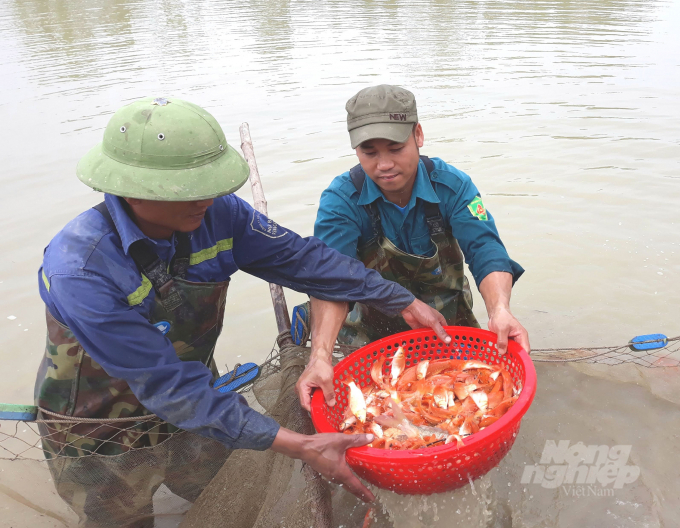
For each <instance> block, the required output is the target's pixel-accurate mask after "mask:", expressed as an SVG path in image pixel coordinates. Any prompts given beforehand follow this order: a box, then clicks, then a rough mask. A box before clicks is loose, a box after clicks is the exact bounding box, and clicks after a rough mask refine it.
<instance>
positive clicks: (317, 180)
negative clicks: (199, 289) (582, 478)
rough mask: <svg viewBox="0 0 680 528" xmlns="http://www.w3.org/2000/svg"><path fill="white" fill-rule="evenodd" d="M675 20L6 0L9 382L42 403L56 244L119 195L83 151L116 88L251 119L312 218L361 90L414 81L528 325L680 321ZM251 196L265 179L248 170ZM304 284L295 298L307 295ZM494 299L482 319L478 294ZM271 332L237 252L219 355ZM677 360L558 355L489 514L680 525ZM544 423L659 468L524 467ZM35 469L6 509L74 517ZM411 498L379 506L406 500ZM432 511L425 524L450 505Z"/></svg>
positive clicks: (614, 332) (500, 5) (263, 293)
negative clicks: (575, 364) (574, 479)
mask: <svg viewBox="0 0 680 528" xmlns="http://www.w3.org/2000/svg"><path fill="white" fill-rule="evenodd" d="M678 22H680V2H679V1H677V0H675V1H662V0H579V1H576V0H573V1H569V0H542V1H540V0H533V1H528V0H527V1H519V0H518V1H513V0H486V1H471V0H458V1H453V0H408V1H407V0H389V1H379V0H343V1H338V0H323V1H319V0H315V1H314V0H241V1H239V2H235V1H231V0H212V1H210V0H152V1H148V0H144V1H142V0H138V1H133V0H118V1H115V0H90V1H88V2H68V1H66V0H5V1H3V2H2V3H0V116H1V117H2V122H3V123H4V126H2V127H0V145H2V147H1V148H0V160H1V162H2V168H3V170H2V172H0V183H1V184H2V194H0V201H1V202H0V203H1V204H2V207H0V248H2V252H3V259H2V260H0V332H1V333H2V338H1V339H0V344H1V345H2V353H1V354H2V360H3V362H2V365H3V369H4V379H3V381H2V383H1V384H0V387H1V390H0V401H4V402H11V403H29V402H31V401H32V388H33V382H34V378H35V370H36V368H37V366H38V363H39V361H40V357H41V355H42V353H43V347H44V307H43V305H42V302H41V300H40V297H39V295H38V293H37V280H38V278H37V273H36V272H37V270H38V267H39V265H40V261H41V256H42V250H43V248H44V247H45V246H46V245H47V243H48V242H49V241H50V239H51V238H52V237H53V236H54V235H55V234H56V233H57V232H58V231H59V229H61V227H62V226H63V225H64V224H65V223H66V222H67V221H68V220H70V219H71V218H73V217H74V216H76V215H77V214H79V213H80V212H81V211H83V210H85V209H86V208H88V207H91V206H92V205H94V204H96V203H97V202H98V201H100V199H101V197H100V195H98V194H97V193H95V192H93V191H91V190H90V189H89V188H87V187H85V186H84V185H82V184H81V183H80V182H79V181H78V180H77V179H76V177H75V166H76V163H77V161H78V159H79V158H80V156H82V155H83V154H84V153H85V152H86V151H87V150H88V149H89V148H90V147H91V146H93V145H94V144H95V143H97V142H99V141H100V139H101V136H102V132H103V128H104V127H105V125H106V123H107V121H108V119H109V117H110V116H111V114H112V113H113V112H114V111H115V110H116V109H117V108H118V107H119V106H121V105H122V104H124V103H126V102H129V101H132V100H134V99H136V98H140V97H143V96H147V95H155V96H168V97H172V96H176V97H181V98H184V99H188V100H190V101H192V102H195V103H197V104H199V105H201V106H203V107H205V108H206V109H207V110H209V111H210V112H211V113H212V114H213V115H214V116H215V117H216V118H217V119H218V121H219V122H220V123H221V124H222V127H223V129H224V131H225V133H226V135H227V139H228V141H229V142H230V143H231V144H232V145H233V146H235V147H238V145H239V143H240V140H239V136H238V126H239V125H240V124H241V123H242V122H245V121H247V122H248V123H249V124H250V128H251V133H252V137H253V141H254V145H255V152H256V155H257V160H258V165H259V168H260V172H261V175H262V178H263V186H264V189H265V192H266V195H267V199H268V202H269V212H270V216H272V217H273V218H274V219H275V220H277V221H278V222H279V223H281V224H283V225H284V226H286V227H288V228H291V229H293V230H296V231H298V232H299V233H300V234H302V235H310V234H312V231H313V221H314V218H315V214H316V207H317V205H318V201H319V195H320V194H321V192H322V191H323V189H325V187H326V186H327V185H328V184H329V183H330V181H331V179H332V178H333V177H334V176H336V175H338V174H340V173H341V172H344V171H345V170H347V169H348V168H349V167H351V166H352V165H354V164H355V163H356V158H355V156H354V153H353V151H352V150H351V149H350V146H349V139H348V136H347V132H346V128H345V121H344V120H345V112H344V104H345V102H346V100H347V99H348V98H349V97H350V96H351V95H353V94H354V93H355V92H357V91H358V90H359V89H361V88H363V87H365V86H368V85H372V84H379V83H390V84H399V85H402V86H404V87H407V88H409V89H410V90H411V91H413V92H414V93H415V95H416V98H417V101H418V109H419V115H420V119H421V122H422V124H423V128H424V132H425V147H424V148H423V149H422V153H423V154H427V155H429V156H438V157H441V158H443V159H444V160H446V161H448V162H449V163H452V164H453V165H455V166H456V167H458V168H460V169H462V170H464V171H465V172H467V173H468V174H470V175H471V177H472V178H473V181H474V182H475V183H476V185H477V186H478V188H479V189H480V191H481V192H482V195H483V197H484V201H485V204H486V205H487V206H488V207H489V209H490V210H491V211H492V213H493V214H494V216H495V217H496V219H497V223H498V226H499V230H500V233H501V236H502V238H503V240H504V242H505V244H506V246H507V247H508V249H509V252H510V255H511V256H512V257H513V258H514V259H515V260H517V261H518V262H520V263H521V264H522V265H523V266H524V267H525V268H526V270H527V272H526V274H525V275H524V277H522V279H521V280H520V281H519V282H518V283H517V285H516V286H515V289H514V292H513V302H512V308H513V311H514V313H515V314H516V315H517V317H518V318H519V319H520V321H522V322H523V323H524V325H525V326H526V327H527V329H528V330H529V333H530V337H531V342H532V345H533V347H535V348H544V347H559V346H594V345H609V344H624V343H626V342H627V341H628V340H629V339H630V338H631V337H633V336H634V335H637V334H645V333H654V332H663V333H666V334H667V335H669V336H670V335H677V334H680V323H678V318H677V313H678V306H679V305H680V235H679V234H678V226H679V225H680V216H678V203H680V170H679V169H680V119H678V117H679V116H680V99H679V98H678V96H677V94H678V93H679V90H680V63H679V60H680V59H679V58H678V57H680V54H679V52H680V40H679V39H678V38H677V25H678ZM674 35H675V36H674ZM238 194H239V195H240V196H241V197H243V198H245V199H246V200H251V197H250V190H249V188H248V187H247V186H246V187H244V188H243V189H241V190H240V191H239V192H238ZM475 294H476V292H475ZM287 296H288V302H289V306H291V307H292V306H293V305H294V304H296V303H297V302H300V301H301V300H303V299H304V296H302V295H300V294H298V293H295V292H287ZM475 302H476V309H475V311H476V313H477V316H478V318H479V319H480V321H481V322H484V321H486V316H485V314H484V309H483V303H482V302H481V298H480V297H479V295H478V294H476V298H475ZM275 335H276V326H275V322H274V318H273V314H272V310H271V301H270V298H269V290H268V287H267V285H266V284H265V283H263V282H261V281H259V280H257V279H254V278H252V277H250V276H247V275H245V274H243V273H237V274H236V276H235V277H234V280H233V282H232V287H231V288H230V296H229V299H228V306H227V315H226V321H225V330H224V332H223V336H222V337H221V339H220V342H219V343H218V350H217V354H216V358H217V360H218V365H219V366H220V368H221V369H222V370H225V364H228V365H230V366H232V365H233V364H234V363H236V362H244V361H245V360H252V361H261V360H262V359H264V357H265V356H266V355H267V353H268V352H269V350H270V349H271V346H272V344H273V342H274V337H275ZM593 374H596V376H594V375H593ZM679 379H680V378H679V377H678V373H677V369H663V371H660V370H657V371H654V372H652V371H649V370H644V369H634V368H633V367H618V368H609V369H608V370H602V369H599V370H598V371H595V370H594V369H588V368H585V367H584V368H581V369H580V370H579V371H577V370H576V369H574V368H572V367H568V366H555V365H548V366H542V367H541V368H539V393H538V395H537V398H536V403H535V404H534V407H532V410H531V411H530V413H529V415H528V416H527V418H526V420H525V422H526V423H525V425H524V427H523V429H522V432H521V434H520V436H519V438H518V440H517V442H516V445H515V448H514V449H513V451H512V452H511V454H510V455H509V456H508V459H507V460H506V461H505V462H504V463H503V465H502V466H501V468H500V469H499V470H498V471H497V472H495V473H494V474H493V475H492V476H490V477H489V479H490V480H489V482H491V484H489V486H490V488H489V489H493V490H495V492H494V493H495V494H494V497H493V500H491V499H490V500H491V502H490V504H491V506H489V508H490V509H491V510H493V512H494V515H493V519H491V517H489V515H486V517H485V519H486V520H488V522H489V523H491V522H493V523H496V525H497V526H503V527H505V526H510V524H509V523H510V522H511V523H512V526H513V527H514V526H521V527H533V526H560V527H561V526H573V525H574V524H575V523H576V522H579V523H581V524H583V525H585V526H591V525H595V524H600V525H606V526H663V525H665V526H670V525H672V524H673V523H674V521H672V520H671V519H674V517H673V516H672V513H673V512H676V511H678V508H680V504H679V503H678V502H677V501H678V498H677V497H679V496H680V488H679V486H680V484H679V483H678V479H677V474H672V473H670V472H669V467H670V465H671V463H672V462H677V460H678V455H679V451H678V437H679V435H680V420H678V418H679V417H680V416H679V413H678V404H680V397H679V396H677V394H678V391H677V390H676V389H677V388H678V385H679V383H678V380H679ZM636 385H637V386H636ZM673 402H674V403H673ZM654 430H656V431H660V432H661V434H663V438H664V439H661V438H659V437H658V436H652V431H654ZM666 438H671V439H672V438H674V439H675V440H674V441H673V442H671V441H668V440H666ZM546 440H555V441H559V440H569V441H571V442H572V443H575V442H579V441H580V442H583V443H584V444H586V445H595V444H598V445H600V444H602V445H607V446H610V447H613V446H616V445H630V446H632V447H631V454H630V461H629V462H628V463H629V464H634V465H637V466H639V467H640V468H641V472H640V477H639V479H638V480H636V481H635V483H634V484H631V485H626V486H624V487H623V488H622V489H620V490H616V492H615V496H614V497H613V498H612V497H601V496H599V497H598V496H590V497H585V498H584V497H579V496H577V495H574V494H571V495H570V494H569V493H570V492H569V491H564V490H561V489H560V488H558V489H546V488H544V487H542V486H541V485H540V484H535V483H532V484H528V485H526V486H524V485H521V484H520V483H519V480H518V479H519V478H520V477H521V475H522V471H523V469H522V468H523V467H524V466H525V465H527V464H538V463H539V460H540V459H541V454H542V452H543V448H544V445H545V441H546ZM665 442H667V444H665ZM651 445H654V446H656V447H655V448H654V449H651V448H650V446H651ZM513 468H514V469H513ZM676 473H677V472H676ZM10 474H12V475H13V477H11V478H8V477H7V475H10ZM16 474H17V473H16V471H14V470H10V469H6V471H5V469H3V471H2V472H0V509H1V510H2V511H3V514H2V515H0V525H7V526H9V524H3V523H7V522H11V523H12V524H11V525H12V526H15V527H17V526H29V525H30V526H62V525H63V522H62V521H60V520H58V519H57V518H56V517H59V518H61V519H72V517H68V515H70V514H69V512H68V511H67V510H66V509H65V508H62V507H61V506H60V504H59V501H58V498H55V497H54V496H53V494H54V492H53V491H52V489H51V488H50V487H49V486H51V484H50V483H46V482H43V480H41V479H42V477H39V476H31V475H33V474H32V473H26V475H27V482H25V483H24V484H25V485H24V486H23V488H22V489H23V491H21V493H19V492H15V493H14V494H12V493H11V490H12V489H15V490H16V489H17V487H16ZM503 475H505V476H503ZM506 483H507V485H508V486H509V487H510V488H511V489H512V490H513V493H520V492H521V493H525V494H526V495H527V496H524V495H522V497H521V498H520V496H519V495H513V494H512V493H508V490H505V489H504V486H505V485H506ZM27 486H28V487H27ZM39 486H43V488H44V490H45V491H41V492H37V491H34V493H33V495H34V496H33V497H32V498H31V497H29V498H30V501H28V502H29V504H34V505H39V506H37V507H38V508H41V509H42V511H47V512H48V513H49V512H52V515H46V514H44V513H43V514H39V513H36V512H39V510H36V509H35V508H33V507H31V506H30V505H27V504H26V501H24V502H22V501H21V500H17V493H19V495H20V497H24V498H26V497H27V496H28V495H30V494H31V491H30V490H31V489H33V490H37V489H43V488H39ZM524 488H526V492H524V491H521V490H522V489H524ZM7 489H9V490H10V492H7V493H6V490H7ZM3 490H5V491H3ZM468 491H469V492H470V493H471V490H468ZM48 495H49V497H51V498H50V499H49V501H48V502H49V504H48V503H45V504H42V503H41V497H43V498H45V497H47V496H48ZM530 495H532V496H533V497H534V498H533V499H529V498H528V496H530ZM46 500H47V499H46ZM399 500H400V499H394V498H393V497H392V498H390V497H387V496H385V498H384V504H385V505H386V508H387V509H388V510H389V509H390V508H391V509H392V510H394V509H395V508H396V506H395V504H402V503H400V502H399ZM442 500H444V499H442ZM450 500H451V501H455V500H458V499H457V498H455V497H451V498H450ZM460 500H462V499H460ZM494 501H495V502H494ZM504 501H505V502H504ZM343 504H344V503H343ZM419 504H420V503H419ZM504 504H505V506H504ZM411 506H413V505H411ZM420 506H422V505H420ZM420 506H418V508H419V507H420ZM404 507H406V506H404ZM413 507H414V508H416V507H415V506H413ZM348 508H349V507H348ZM418 508H416V509H418ZM348 511H349V509H348V510H347V512H348ZM432 511H433V510H432V509H431V508H430V509H428V510H427V511H426V512H425V513H421V514H420V516H421V517H423V515H425V516H424V517H423V519H425V520H424V521H419V522H424V523H425V524H424V525H434V523H435V521H434V520H432V519H430V518H429V517H427V515H429V514H430V513H432ZM438 511H439V514H438V515H439V517H442V518H443V519H446V520H447V521H450V522H451V523H453V522H454V521H453V520H451V519H452V517H447V516H442V515H441V514H442V511H446V510H442V509H441V508H440V509H439V510H438ZM5 512H6V515H5ZM579 512H580V513H579ZM586 513H587V515H588V517H579V515H586ZM381 515H382V514H381ZM55 516H56V517H55ZM340 517H341V515H340ZM340 517H339V518H340ZM417 517H418V516H417V515H416V517H415V519H416V520H417ZM8 519H9V520H8ZM386 519H387V513H386V514H385V517H384V518H381V520H380V522H384V523H389V522H392V521H387V520H386ZM427 519H430V520H429V521H428V520H427ZM510 519H511V520H510ZM29 520H30V521H29ZM397 520H398V521H399V520H401V521H404V522H406V517H402V518H401V519H397ZM486 520H485V521H484V522H486ZM66 522H71V521H68V520H67V521H66ZM376 522H378V521H376ZM409 522H410V521H409ZM439 522H441V521H439ZM468 522H470V521H468ZM474 522H482V521H479V520H476V521H474ZM40 523H43V524H40ZM50 523H52V524H50ZM428 523H429V524H428ZM664 523H665V524H664ZM385 525H386V526H388V525H389V524H385ZM394 525H395V526H398V522H397V523H396V524H394ZM411 525H413V526H417V525H416V524H408V526H411ZM450 525H454V524H447V526H450ZM442 526H443V525H442Z"/></svg>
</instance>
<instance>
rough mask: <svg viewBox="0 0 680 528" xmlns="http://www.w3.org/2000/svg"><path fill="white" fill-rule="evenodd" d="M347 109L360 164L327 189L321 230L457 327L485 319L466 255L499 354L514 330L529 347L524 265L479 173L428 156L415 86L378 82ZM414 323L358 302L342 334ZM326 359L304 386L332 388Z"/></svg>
mask: <svg viewBox="0 0 680 528" xmlns="http://www.w3.org/2000/svg"><path fill="white" fill-rule="evenodd" d="M345 108H346V110H347V129H348V130H349V137H350V143H351V145H352V148H353V149H355V151H356V154H357V157H358V158H359V162H360V164H359V165H356V166H355V167H354V168H352V169H351V170H349V171H348V172H345V173H344V174H341V175H340V176H338V177H336V178H335V179H334V180H333V182H332V183H331V185H330V186H329V187H328V188H327V189H326V190H325V191H324V192H323V194H322V195H321V202H320V204H319V211H318V214H317V218H316V224H315V226H314V235H315V236H316V237H318V238H320V239H321V240H323V241H324V242H325V243H326V244H327V245H328V246H330V247H332V248H334V249H336V250H338V251H340V252H341V253H344V254H345V255H349V256H351V257H353V258H356V259H359V260H361V261H362V262H363V263H364V264H365V265H366V267H368V268H372V269H375V270H377V271H379V272H380V274H381V275H382V276H383V277H384V278H386V279H389V280H392V281H395V282H397V283H399V284H401V285H402V286H404V287H406V288H407V289H408V290H410V291H411V292H412V293H413V294H414V295H415V296H416V297H417V298H418V299H420V300H422V301H424V302H426V303H428V304H429V305H430V306H433V307H435V308H436V309H437V310H439V311H440V312H441V313H442V315H444V317H445V318H446V320H447V323H448V324H449V325H459V326H460V325H462V326H472V327H479V323H478V322H477V320H476V318H475V316H474V314H473V312H472V295H471V293H470V287H469V284H468V280H467V278H466V277H465V274H464V262H467V264H468V266H469V267H470V272H471V273H472V276H473V277H474V279H475V281H476V283H477V286H478V288H479V291H480V293H481V294H482V297H483V298H484V302H485V304H486V309H487V312H488V314H489V330H491V331H493V332H495V333H497V334H498V343H497V345H498V348H499V350H500V352H501V353H505V351H506V350H507V340H508V338H511V339H513V340H515V341H517V342H518V343H519V344H520V345H521V346H522V348H524V349H525V350H527V351H529V350H530V349H529V338H528V335H527V331H526V330H525V329H524V327H523V326H522V325H521V324H520V323H519V322H518V321H517V319H516V318H515V317H514V316H513V315H512V313H511V312H510V294H511V290H512V286H513V284H514V282H515V281H516V280H517V279H518V278H519V277H520V276H521V275H522V273H523V272H524V270H523V269H522V267H521V266H520V265H519V264H517V263H516V262H515V261H513V260H512V259H510V257H509V256H508V252H507V251H506V249H505V246H504V245H503V243H502V242H501V239H500V237H499V235H498V231H497V230H496V224H495V221H494V219H493V217H492V216H491V213H489V211H488V210H487V209H486V208H485V207H484V204H483V202H482V198H481V196H480V193H479V191H478V190H477V188H476V187H475V185H474V184H473V183H472V181H471V179H470V177H469V176H468V175H467V174H465V173H464V172H462V171H460V170H458V169H456V168H455V167H453V166H451V165H449V164H447V163H445V162H444V161H442V160H441V159H439V158H428V157H426V156H420V152H419V149H420V148H421V147H422V146H423V143H424V134H423V128H422V126H421V125H420V123H419V122H418V112H417V110H416V101H415V97H414V96H413V94H412V93H411V92H409V91H408V90H405V89H403V88H400V87H398V86H390V85H380V86H372V87H370V88H365V89H363V90H361V91H360V92H359V93H357V94H356V95H355V96H354V97H352V98H351V99H350V100H349V101H348V102H347V105H346V107H345ZM408 329H409V327H408V326H407V325H406V324H405V323H404V321H403V320H400V319H398V318H393V317H387V316H385V315H383V314H381V313H379V312H378V311H377V310H375V309H374V308H371V307H368V306H366V305H365V304H361V303H356V304H355V306H354V308H353V309H352V311H351V312H350V313H349V315H348V317H347V319H346V321H345V324H344V326H343V328H342V329H341V331H340V334H339V336H338V340H339V341H340V342H341V343H345V344H352V345H363V344H365V343H367V342H371V341H375V340H377V339H380V338H382V337H385V336H387V335H390V334H393V333H396V332H402V331H405V330H408ZM319 363H320V362H319V361H318V358H317V361H315V363H314V366H313V368H309V369H308V371H307V372H305V374H304V375H303V378H302V379H301V381H300V383H299V384H298V385H299V387H298V390H301V391H302V392H304V391H305V390H308V389H307V387H308V386H319V387H322V388H323V385H324V384H325V383H326V381H325V378H326V377H328V376H327V374H328V372H327V371H329V369H330V367H329V365H330V359H329V361H328V365H321V366H320V365H319ZM310 367H312V365H310Z"/></svg>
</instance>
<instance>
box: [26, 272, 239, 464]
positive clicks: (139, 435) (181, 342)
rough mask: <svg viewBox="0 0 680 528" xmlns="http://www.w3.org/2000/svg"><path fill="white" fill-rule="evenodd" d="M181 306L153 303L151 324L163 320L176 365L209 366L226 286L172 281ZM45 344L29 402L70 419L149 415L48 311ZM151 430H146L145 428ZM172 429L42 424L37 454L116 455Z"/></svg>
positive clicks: (158, 439)
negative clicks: (178, 362)
mask: <svg viewBox="0 0 680 528" xmlns="http://www.w3.org/2000/svg"><path fill="white" fill-rule="evenodd" d="M173 281H174V282H175V286H176V287H177V288H179V289H180V291H181V292H182V295H183V296H184V298H185V301H184V303H183V304H182V305H181V306H179V307H178V308H176V309H175V310H173V311H171V312H169V311H166V310H165V309H164V308H163V306H162V304H161V303H160V302H158V299H156V302H155V303H154V306H153V308H152V310H151V317H150V323H152V324H155V323H159V322H166V323H168V324H169V326H170V330H169V331H168V333H167V334H166V336H167V337H168V338H169V339H170V340H171V341H172V343H173V346H174V347H175V350H176V352H177V355H178V356H179V357H180V359H182V360H183V361H200V362H202V363H203V364H205V365H207V366H210V367H211V368H212V370H213V374H214V375H215V378H216V377H217V370H216V368H215V365H214V362H213V361H212V356H213V351H214V349H215V343H216V342H217V338H218V337H219V335H220V332H221V330H222V322H223V318H224V306H225V301H226V296H227V288H228V286H229V282H221V283H210V284H199V283H193V282H189V281H185V280H183V279H179V278H176V277H175V278H174V279H173ZM46 317H47V345H46V348H45V356H44V357H43V360H42V363H41V365H40V368H39V370H38V378H37V381H36V391H35V401H36V405H37V406H39V407H42V408H43V409H47V410H49V411H52V412H55V413H58V414H63V415H66V416H69V417H82V418H124V417H130V418H135V417H143V416H148V415H149V414H151V413H150V412H149V411H148V410H147V409H146V408H144V406H143V405H142V404H141V403H140V402H139V400H137V398H136V397H135V395H134V394H133V393H132V391H131V390H130V387H129V386H128V384H127V383H126V382H125V381H124V380H121V379H117V378H112V377H111V376H109V375H108V374H107V373H106V372H104V370H103V369H102V368H101V366H100V365H99V364H98V363H97V362H96V361H95V360H94V359H92V358H91V357H90V356H89V355H88V353H87V351H85V350H84V349H83V347H82V346H81V345H80V343H79V342H78V340H77V339H76V337H75V336H74V335H73V333H72V332H71V331H70V330H69V329H68V328H67V327H66V326H64V325H62V324H61V323H59V322H58V321H57V320H56V319H55V318H54V317H52V315H51V314H50V313H49V311H48V312H47V315H46ZM149 427H151V429H149ZM176 431H177V428H176V427H175V426H173V425H171V424H168V423H163V424H160V425H159V424H158V423H154V424H152V425H146V424H144V423H141V424H140V423H136V422H135V421H131V422H130V423H129V424H127V423H116V425H115V427H112V426H108V425H106V424H102V423H78V424H76V425H71V424H53V426H50V427H47V426H46V425H45V424H41V432H42V434H43V449H44V451H45V455H46V456H47V457H48V458H49V457H52V456H57V455H65V456H83V455H87V454H92V453H97V454H100V455H117V454H120V453H123V452H126V451H128V450H130V449H136V448H140V447H149V446H153V445H156V444H158V443H159V442H161V441H162V440H164V439H165V438H167V436H168V434H171V433H173V432H176Z"/></svg>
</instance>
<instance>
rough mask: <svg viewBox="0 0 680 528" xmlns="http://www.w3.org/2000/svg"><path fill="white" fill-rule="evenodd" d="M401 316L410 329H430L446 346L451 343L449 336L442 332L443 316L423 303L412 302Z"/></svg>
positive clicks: (444, 322) (444, 320) (444, 321)
mask: <svg viewBox="0 0 680 528" xmlns="http://www.w3.org/2000/svg"><path fill="white" fill-rule="evenodd" d="M401 316H402V317H403V318H404V321H406V324H408V325H409V326H410V327H411V328H414V329H415V328H425V327H429V328H432V330H434V333H435V334H437V336H438V337H439V339H441V340H442V341H444V342H445V343H446V344H449V343H450V342H451V336H449V335H448V334H447V333H446V332H445V331H444V325H445V324H446V319H444V316H443V315H442V314H440V313H439V312H438V311H437V310H435V309H434V308H432V307H430V306H429V305H427V304H425V303H424V302H422V301H419V300H418V299H416V300H414V301H413V302H412V303H411V304H409V305H408V306H407V307H406V308H405V309H404V310H403V311H402V312H401Z"/></svg>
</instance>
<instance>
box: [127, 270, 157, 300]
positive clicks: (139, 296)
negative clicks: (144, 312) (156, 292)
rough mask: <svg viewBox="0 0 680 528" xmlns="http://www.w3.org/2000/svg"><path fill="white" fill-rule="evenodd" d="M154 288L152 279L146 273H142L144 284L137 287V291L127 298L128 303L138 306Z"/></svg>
mask: <svg viewBox="0 0 680 528" xmlns="http://www.w3.org/2000/svg"><path fill="white" fill-rule="evenodd" d="M152 288H153V285H152V284H151V281H150V280H149V279H148V278H147V277H146V275H144V274H142V285H141V286H140V287H139V288H137V289H136V290H135V291H133V292H132V293H131V294H130V295H128V297H127V300H128V304H129V305H130V306H137V305H138V304H142V303H143V302H144V299H146V296H147V295H149V292H150V291H151V289H152Z"/></svg>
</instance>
